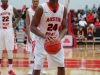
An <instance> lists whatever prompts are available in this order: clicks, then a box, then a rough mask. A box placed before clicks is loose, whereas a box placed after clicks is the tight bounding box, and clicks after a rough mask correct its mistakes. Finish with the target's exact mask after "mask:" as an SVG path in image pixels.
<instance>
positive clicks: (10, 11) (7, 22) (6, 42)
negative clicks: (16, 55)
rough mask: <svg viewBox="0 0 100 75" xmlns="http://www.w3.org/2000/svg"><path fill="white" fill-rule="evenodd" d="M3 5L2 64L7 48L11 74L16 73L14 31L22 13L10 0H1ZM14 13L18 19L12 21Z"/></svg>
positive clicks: (0, 22)
mask: <svg viewBox="0 0 100 75" xmlns="http://www.w3.org/2000/svg"><path fill="white" fill-rule="evenodd" d="M1 3H2V5H1V6H0V66H1V59H2V52H3V50H5V49H6V50H7V53H8V63H9V70H8V73H9V74H10V75H15V73H14V72H13V70H12V62H13V50H14V31H13V27H15V26H16V25H17V23H18V21H19V20H20V15H19V13H18V12H17V10H16V9H15V8H14V7H12V6H11V5H8V0H1ZM13 15H16V17H17V20H15V21H14V22H13V23H12V18H13Z"/></svg>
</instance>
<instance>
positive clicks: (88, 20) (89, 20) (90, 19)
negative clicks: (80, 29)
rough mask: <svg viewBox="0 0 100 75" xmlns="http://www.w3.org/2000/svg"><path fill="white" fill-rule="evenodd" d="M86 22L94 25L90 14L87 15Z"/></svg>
mask: <svg viewBox="0 0 100 75" xmlns="http://www.w3.org/2000/svg"><path fill="white" fill-rule="evenodd" d="M86 20H87V22H88V23H94V16H93V15H92V12H90V13H89V14H88V15H87V17H86Z"/></svg>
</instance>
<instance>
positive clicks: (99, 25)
mask: <svg viewBox="0 0 100 75" xmlns="http://www.w3.org/2000/svg"><path fill="white" fill-rule="evenodd" d="M94 25H95V27H96V28H98V27H99V28H100V20H99V19H98V18H97V19H96V22H95V23H94Z"/></svg>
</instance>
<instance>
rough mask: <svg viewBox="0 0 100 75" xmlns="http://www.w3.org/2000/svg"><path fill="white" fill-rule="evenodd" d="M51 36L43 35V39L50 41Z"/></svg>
mask: <svg viewBox="0 0 100 75" xmlns="http://www.w3.org/2000/svg"><path fill="white" fill-rule="evenodd" d="M52 39H53V38H52V37H51V36H48V35H45V41H51V40H52Z"/></svg>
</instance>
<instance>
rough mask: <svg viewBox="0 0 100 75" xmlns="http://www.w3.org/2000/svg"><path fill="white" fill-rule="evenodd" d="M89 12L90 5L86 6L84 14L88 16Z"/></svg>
mask: <svg viewBox="0 0 100 75" xmlns="http://www.w3.org/2000/svg"><path fill="white" fill-rule="evenodd" d="M88 10H89V8H88V5H86V6H85V9H84V13H85V14H86V15H87V14H88Z"/></svg>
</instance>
